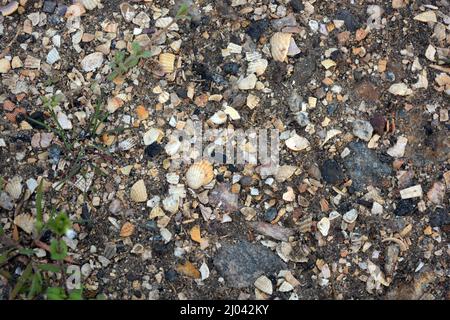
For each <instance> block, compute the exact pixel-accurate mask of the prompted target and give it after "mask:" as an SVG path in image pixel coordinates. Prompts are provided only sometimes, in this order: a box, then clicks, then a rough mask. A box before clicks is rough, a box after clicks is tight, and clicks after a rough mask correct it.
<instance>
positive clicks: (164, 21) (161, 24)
mask: <svg viewBox="0 0 450 320" xmlns="http://www.w3.org/2000/svg"><path fill="white" fill-rule="evenodd" d="M172 20H173V18H171V17H163V18H159V19H158V20H156V22H155V27H157V28H161V29H164V28H166V27H168V26H169V25H170V24H171V23H172ZM169 30H171V31H178V25H177V24H176V23H174V24H172V25H171V26H170V28H169Z"/></svg>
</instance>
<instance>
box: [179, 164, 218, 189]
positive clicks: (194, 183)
mask: <svg viewBox="0 0 450 320" xmlns="http://www.w3.org/2000/svg"><path fill="white" fill-rule="evenodd" d="M213 177H214V172H213V166H212V164H211V163H209V162H208V161H206V160H202V161H199V162H196V163H194V164H193V165H192V166H191V167H190V168H189V170H188V171H187V172H186V183H187V185H188V186H189V187H190V188H192V189H198V188H200V187H201V186H204V185H205V184H208V183H210V182H211V180H212V179H213Z"/></svg>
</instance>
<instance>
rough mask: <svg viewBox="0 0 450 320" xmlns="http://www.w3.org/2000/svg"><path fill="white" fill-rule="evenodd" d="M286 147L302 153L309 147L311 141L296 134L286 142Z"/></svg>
mask: <svg viewBox="0 0 450 320" xmlns="http://www.w3.org/2000/svg"><path fill="white" fill-rule="evenodd" d="M286 146H287V147H288V148H289V149H291V150H293V151H300V150H303V149H306V148H307V147H309V141H308V140H307V139H306V138H303V137H300V136H299V135H297V134H296V135H294V136H292V137H290V138H289V139H287V140H286Z"/></svg>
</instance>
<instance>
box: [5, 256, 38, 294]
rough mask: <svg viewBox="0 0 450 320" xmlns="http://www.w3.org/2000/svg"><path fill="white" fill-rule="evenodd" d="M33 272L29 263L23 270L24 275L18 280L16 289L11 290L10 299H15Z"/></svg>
mask: <svg viewBox="0 0 450 320" xmlns="http://www.w3.org/2000/svg"><path fill="white" fill-rule="evenodd" d="M32 272H33V268H32V266H31V263H29V264H28V265H27V267H26V268H25V270H24V271H23V273H22V275H21V276H20V277H19V279H18V280H17V283H16V285H15V287H14V289H13V290H12V291H11V294H10V295H9V300H14V299H15V298H16V296H17V294H18V293H19V292H20V290H21V289H22V287H23V286H24V284H25V283H26V282H27V280H28V279H29V278H30V277H31V275H32Z"/></svg>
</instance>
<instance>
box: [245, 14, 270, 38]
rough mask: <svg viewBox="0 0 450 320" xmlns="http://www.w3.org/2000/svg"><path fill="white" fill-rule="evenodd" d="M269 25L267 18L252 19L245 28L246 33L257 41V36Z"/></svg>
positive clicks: (259, 36)
mask: <svg viewBox="0 0 450 320" xmlns="http://www.w3.org/2000/svg"><path fill="white" fill-rule="evenodd" d="M268 27H269V20H267V19H262V20H258V21H252V22H251V23H250V25H249V27H248V29H247V34H248V35H249V36H250V38H252V39H253V40H254V41H259V38H261V36H262V35H263V33H264V32H265V31H266V30H267V28H268Z"/></svg>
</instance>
